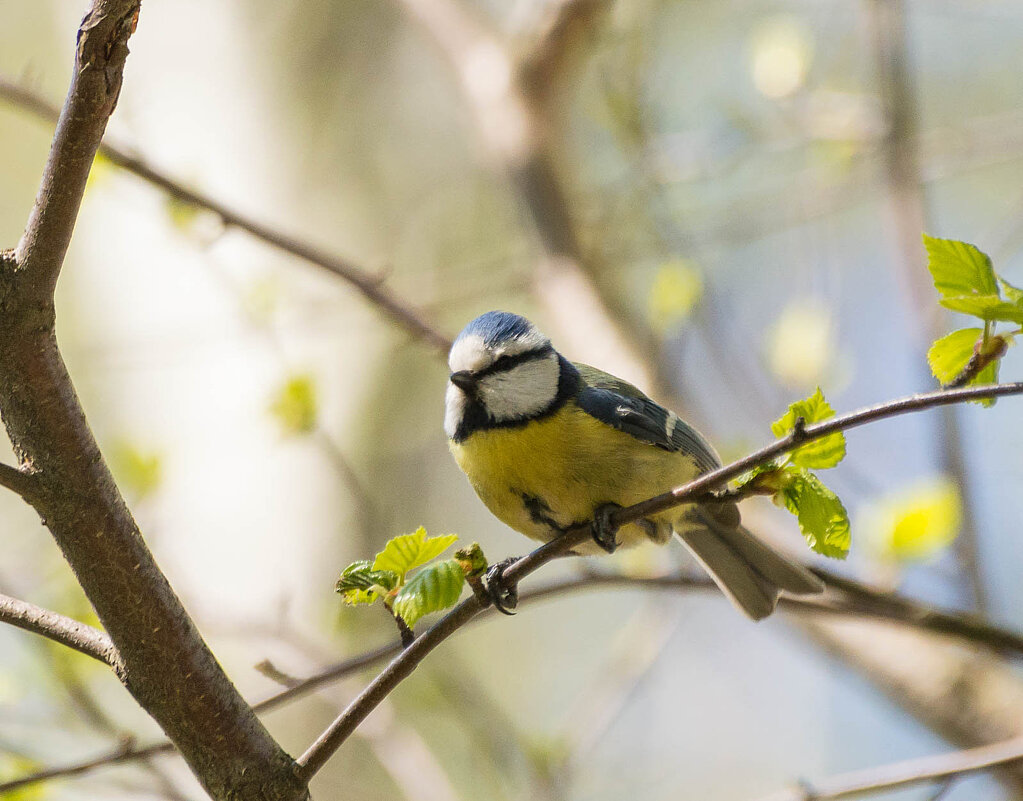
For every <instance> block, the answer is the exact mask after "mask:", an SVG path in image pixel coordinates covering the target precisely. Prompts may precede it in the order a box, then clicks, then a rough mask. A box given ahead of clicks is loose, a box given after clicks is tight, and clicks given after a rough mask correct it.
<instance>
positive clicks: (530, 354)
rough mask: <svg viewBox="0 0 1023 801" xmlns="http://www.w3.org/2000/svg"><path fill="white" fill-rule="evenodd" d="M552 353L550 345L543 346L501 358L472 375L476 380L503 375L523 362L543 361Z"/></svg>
mask: <svg viewBox="0 0 1023 801" xmlns="http://www.w3.org/2000/svg"><path fill="white" fill-rule="evenodd" d="M553 352H554V348H553V347H552V346H551V345H545V346H544V347H542V348H539V349H538V350H530V351H526V352H525V353H518V354H516V355H515V356H501V357H499V358H498V359H497V360H496V361H495V362H494V363H493V364H489V365H487V366H486V367H484V368H483V369H482V370H476V371H475V372H474V373H473V375H474V376H476V378H484V377H485V376H488V375H492V374H493V373H503V372H505V371H507V370H511V369H512V368H513V367H518V366H519V365H520V364H523V363H524V362H530V361H533V360H535V359H545V358H547V357H548V356H549V355H550V354H551V353H553Z"/></svg>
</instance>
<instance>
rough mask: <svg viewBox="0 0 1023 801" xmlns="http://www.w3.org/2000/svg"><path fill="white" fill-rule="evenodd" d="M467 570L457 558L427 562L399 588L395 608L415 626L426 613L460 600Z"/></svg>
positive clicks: (410, 624) (393, 606) (409, 624)
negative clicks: (465, 570)
mask: <svg viewBox="0 0 1023 801" xmlns="http://www.w3.org/2000/svg"><path fill="white" fill-rule="evenodd" d="M464 583H465V573H464V572H463V570H462V565H461V563H460V562H459V561H458V560H457V559H445V560H444V561H443V562H437V563H435V564H432V565H427V566H426V567H424V568H423V569H422V570H420V571H419V572H417V573H416V574H415V575H414V576H413V577H412V578H411V579H410V580H409V582H408V583H407V584H406V585H405V586H403V587H402V588H401V589H400V590H398V594H397V595H396V596H394V602H393V604H392V605H391V608H392V609H393V610H394V611H395V613H397V614H398V615H400V616H401V619H402V620H404V621H405V623H406V624H407V625H408V626H409V628H411V627H412V626H414V625H415V624H416V622H417V621H418V620H419V618H421V617H422V616H423V615H428V614H430V612H439V611H440V610H441V609H447V608H448V607H449V606H454V605H455V603H457V601H458V598H459V596H460V595H461V594H462V585H463V584H464Z"/></svg>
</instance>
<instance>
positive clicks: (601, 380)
mask: <svg viewBox="0 0 1023 801" xmlns="http://www.w3.org/2000/svg"><path fill="white" fill-rule="evenodd" d="M576 367H577V368H578V369H579V373H580V376H581V378H582V381H583V384H582V386H581V387H580V389H579V393H578V395H577V396H576V402H577V403H578V405H579V407H580V408H581V409H582V410H583V411H584V412H586V413H587V414H589V415H590V416H592V417H595V418H596V419H597V420H600V421H601V422H602V423H607V424H608V425H609V426H612V427H613V428H616V429H618V430H619V431H624V432H625V433H626V434H629V435H631V436H633V437H635V438H636V439H638V440H641V441H642V442H647V443H649V444H650V445H655V446H657V447H658V448H663V449H664V450H666V451H677V452H679V453H684V454H686V455H688V456H691V457H692V458H693V459H694V460H695V461H696V465H697V467H698V468H699V469H700V471H701V472H706V471H707V470H713V469H714V468H715V467H718V466H719V465H720V464H721V462H720V460H719V459H718V457H717V454H716V453H714V449H713V448H712V447H711V446H710V445H709V444H708V443H707V441H706V440H705V439H704V438H703V437H702V436H701V435H700V434H699V432H697V431H696V430H695V429H694V428H693V427H692V426H690V425H688V424H687V423H685V422H684V421H682V420H681V419H679V417H678V416H677V415H676V414H675V413H674V412H671V411H669V410H668V409H665V408H664V407H663V406H661V405H660V404H658V403H655V402H654V401H652V400H650V398H648V397H647V396H646V395H644V394H643V393H642V392H640V391H639V390H638V389H636V388H635V387H634V386H632V385H631V384H629V383H627V382H625V381H622V380H621V379H619V378H615V377H614V376H612V375H608V374H607V373H604V372H602V371H600V370H597V369H596V368H593V367H589V366H588V365H579V364H577V365H576Z"/></svg>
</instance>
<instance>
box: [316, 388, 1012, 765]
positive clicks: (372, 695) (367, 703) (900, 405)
mask: <svg viewBox="0 0 1023 801" xmlns="http://www.w3.org/2000/svg"><path fill="white" fill-rule="evenodd" d="M1018 394H1023V382H1019V383H1015V384H1000V385H992V386H983V387H968V388H966V389H955V390H938V391H936V392H929V393H924V394H920V395H912V396H910V397H908V398H901V399H899V400H894V401H889V402H887V403H883V404H880V405H878V406H872V407H870V408H867V409H861V410H860V411H857V412H852V413H850V414H845V415H841V416H838V417H833V418H831V419H829V420H826V421H824V422H821V423H816V424H814V425H811V426H806V427H797V428H796V429H795V430H793V431H792V432H790V433H789V434H788V436H785V437H782V438H781V439H779V440H777V441H775V442H774V443H772V444H771V445H768V446H766V447H764V448H761V449H760V450H758V451H756V452H755V453H752V454H750V455H749V456H747V457H745V458H743V459H739V460H738V461H735V462H732V463H731V464H729V465H724V466H722V467H719V468H718V469H717V470H712V471H711V472H709V473H705V474H703V475H702V476H700V477H699V478H697V479H695V480H693V481H690V482H689V483H688V484H684V485H683V486H681V487H676V488H675V489H673V490H671V491H670V492H666V493H663V494H662V495H658V496H656V497H654V498H651V499H649V500H647V501H643V502H641V503H638V504H635V505H633V506H628V507H625V508H623V509H620V510H619V511H618V512H616V513H615V515H614V516H613V518H612V520H613V522H614V523H615V524H616V525H619V526H620V525H624V524H626V523H629V522H632V521H634V520H638V519H640V518H642V517H646V516H648V515H651V514H656V513H658V512H663V511H665V510H667V509H670V508H672V507H674V506H679V505H681V504H683V503H693V502H698V501H699V500H701V499H703V498H704V497H705V496H706V495H707V493H709V492H710V491H712V490H714V489H716V488H718V487H720V486H721V485H722V484H724V483H725V482H727V481H730V480H731V479H733V478H735V477H737V476H739V475H740V474H742V473H744V472H746V471H747V470H750V469H752V468H754V467H756V466H758V465H761V464H766V463H767V462H769V461H770V460H771V459H773V458H774V457H776V456H780V455H781V454H783V453H786V452H787V451H790V450H792V449H794V448H796V447H798V446H799V445H802V444H804V443H807V442H812V441H814V440H817V439H820V438H821V437H824V436H827V435H828V434H832V433H835V432H837V431H844V430H846V429H849V428H853V427H855V426H859V425H863V424H865V423H868V422H873V421H876V420H882V419H885V418H888V417H894V416H896V415H900V414H906V413H909V412H917V411H922V410H924V409H929V408H933V407H935V406H943V405H947V404H950V403H960V402H963V401H967V400H976V399H979V398H991V397H998V396H1002V395H1018ZM590 536H591V535H590V527H589V525H582V526H577V527H576V528H573V529H569V530H568V531H566V532H565V533H564V534H562V535H561V536H559V537H557V538H556V539H553V540H551V541H550V542H547V543H544V544H543V545H541V546H540V547H539V548H537V549H536V550H534V551H532V552H530V553H529V554H527V555H526V556H523V557H522V558H521V559H519V560H518V561H517V562H514V563H513V564H512V565H510V566H509V567H508V568H507V569H506V570H505V571H504V577H505V579H506V580H507V581H509V582H516V581H519V580H521V579H523V578H525V577H526V576H528V575H529V574H530V573H533V572H535V571H536V570H538V569H539V568H540V567H542V566H543V565H545V564H546V563H547V562H549V561H551V560H552V559H555V558H557V557H558V556H561V555H563V554H566V553H568V552H569V551H571V550H572V548H574V547H575V546H577V545H579V544H581V543H582V542H584V541H586V540H587V539H588V538H589V537H590ZM483 608H484V604H483V601H481V600H480V598H479V597H478V596H477V595H476V594H473V595H471V596H470V597H468V598H466V599H465V600H464V601H462V602H461V603H459V604H458V605H457V606H456V607H455V608H454V609H452V610H451V611H450V612H448V613H447V614H446V615H445V616H444V617H443V618H441V619H440V621H439V622H437V623H436V624H435V625H434V626H433V627H432V628H430V629H429V630H427V631H426V632H425V633H424V634H422V635H421V636H420V637H418V638H416V640H415V641H414V642H413V643H412V645H410V646H409V647H408V648H406V649H405V650H404V651H402V653H401V654H399V655H398V656H397V657H396V658H395V659H394V660H393V661H392V662H391V663H390V664H389V665H388V666H387V667H386V668H384V670H383V671H382V672H381V673H380V674H379V675H378V676H377V677H376V678H375V679H374V680H373V681H372V682H370V684H369V685H368V686H367V687H366V688H365V689H364V690H363V691H362V692H361V693H360V694H359V695H358V696H357V697H356V698H355V699H354V700H353V701H352V702H351V703H350V704H349V705H348V707H347V709H345V710H344V711H343V712H342V713H341V714H340V715H339V716H338V717H337V719H335V721H334V722H333V723H332V724H331V725H330V727H329V728H328V729H327V730H326V731H325V732H324V733H323V734H322V735H321V736H320V737H319V738H318V739H317V740H316V742H314V743H313V744H312V745H311V746H310V747H309V748H308V749H307V750H306V752H305V753H304V754H303V755H302V756H301V757H300V758H299V759H298V766H299V768H298V772H299V775H300V776H302V777H303V778H304V779H306V780H307V781H308V780H309V779H310V778H311V777H312V776H313V775H315V774H316V772H317V771H318V770H320V768H322V767H323V766H324V765H325V764H326V762H327V760H328V759H330V757H331V756H332V755H333V754H334V753H335V752H336V751H337V749H338V748H340V747H341V745H342V744H343V743H344V741H345V740H346V739H347V738H348V737H349V736H350V735H351V734H352V732H353V731H355V729H356V727H357V726H358V725H359V724H360V723H361V722H362V721H363V720H364V719H365V718H366V716H367V715H369V713H370V712H372V711H373V709H374V708H375V707H376V706H377V705H378V704H379V703H380V702H381V701H382V700H383V699H384V698H386V697H387V695H388V694H389V693H390V692H391V691H392V690H393V689H394V688H395V687H397V686H398V684H400V683H401V682H402V681H404V680H405V679H406V678H408V676H409V675H411V673H412V671H413V670H415V669H416V667H417V666H418V665H419V663H420V662H422V661H423V659H425V658H426V657H427V655H429V654H430V652H431V651H433V649H434V648H436V647H437V646H438V645H440V644H441V643H442V642H443V641H444V640H446V639H447V638H448V637H449V636H451V635H452V634H454V633H455V632H456V631H458V629H460V628H461V627H462V626H463V625H465V624H466V623H468V622H469V621H470V620H472V619H473V618H474V617H475V616H476V615H477V614H478V613H479V612H480V611H481V610H482V609H483Z"/></svg>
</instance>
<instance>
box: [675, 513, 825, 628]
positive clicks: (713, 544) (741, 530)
mask: <svg viewBox="0 0 1023 801" xmlns="http://www.w3.org/2000/svg"><path fill="white" fill-rule="evenodd" d="M674 530H675V535H676V536H677V537H678V538H679V539H680V540H682V542H683V543H685V545H686V547H687V548H688V549H689V550H690V551H691V552H692V554H693V556H695V557H696V559H697V561H699V563H700V564H701V565H703V567H704V569H705V570H706V571H707V572H708V573H709V574H710V576H711V578H712V579H714V582H715V583H716V584H717V585H718V586H719V587H720V588H721V590H722V591H723V592H724V594H725V595H727V596H728V598H729V600H730V601H731V602H732V603H733V604H735V605H736V606H737V607H738V608H739V609H741V610H742V611H743V612H744V613H746V614H747V615H748V616H749V617H751V618H753V620H760V619H761V618H765V617H767V616H768V615H769V614H771V612H773V611H774V607H775V605H776V604H777V603H778V594H779V593H780V592H781V591H782V590H785V591H786V592H789V593H792V594H793V595H812V594H816V593H819V592H823V590H824V585H823V584H822V583H821V581H820V579H818V578H817V577H816V576H815V575H813V573H811V572H810V571H809V570H807V569H806V568H805V567H803V566H802V565H799V564H797V563H796V562H793V561H792V560H790V559H788V558H787V557H785V556H782V555H781V554H780V553H778V552H777V551H775V550H774V549H772V548H770V547H768V546H767V545H765V544H764V543H762V542H761V541H760V540H758V539H757V538H756V537H755V536H753V534H751V533H750V532H749V531H748V530H747V529H746V528H745V527H744V526H742V525H741V521H740V518H739V510H738V508H737V507H736V506H735V504H718V505H711V504H704V505H701V506H700V507H697V508H695V509H692V510H690V511H689V512H688V514H687V515H686V516H685V517H684V518H683V519H682V520H680V521H679V522H678V523H677V524H676V525H675V527H674Z"/></svg>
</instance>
